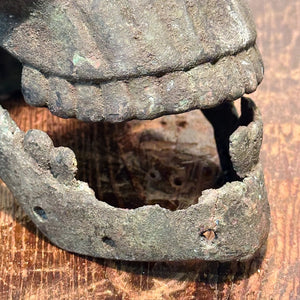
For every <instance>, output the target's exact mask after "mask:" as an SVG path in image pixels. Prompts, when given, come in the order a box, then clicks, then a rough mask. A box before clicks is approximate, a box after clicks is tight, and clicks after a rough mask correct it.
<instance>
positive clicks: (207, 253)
mask: <svg viewBox="0 0 300 300" xmlns="http://www.w3.org/2000/svg"><path fill="white" fill-rule="evenodd" d="M203 114H204V115H205V117H206V118H207V119H208V120H209V122H210V123H211V125H212V126H213V131H214V134H213V132H212V128H211V127H210V126H209V124H208V123H205V120H203V116H201V113H200V111H195V112H190V113H188V114H183V115H177V116H164V117H162V118H160V119H156V120H153V121H131V122H128V123H120V124H115V125H113V124H99V123H98V124H97V123H95V124H85V123H81V122H79V121H76V120H74V121H72V120H69V121H65V120H61V121H59V122H62V123H61V126H60V129H59V130H58V131H59V132H54V130H53V131H52V132H49V133H50V135H51V137H52V139H53V140H54V144H55V145H57V146H58V145H60V146H58V147H55V146H54V144H53V142H52V140H51V139H50V137H49V136H48V135H47V134H46V133H44V132H42V131H39V130H29V131H27V133H26V134H25V133H24V132H23V131H21V130H20V129H19V128H18V127H17V126H16V124H15V123H14V122H13V121H12V120H11V119H10V117H9V115H8V114H7V113H6V111H5V110H3V109H2V108H1V109H0V161H1V164H2V165H1V171H0V176H1V178H2V179H3V180H4V182H5V183H6V184H7V185H8V187H9V188H10V189H11V191H12V192H13V193H14V195H15V197H16V198H17V199H18V200H19V202H20V203H21V205H22V206H23V208H24V210H25V211H26V213H27V214H28V215H29V216H30V217H31V218H32V220H33V221H34V222H35V223H36V225H37V226H38V227H39V229H40V230H41V231H42V232H43V233H44V234H45V235H47V236H48V237H49V238H50V240H51V241H53V242H54V243H55V244H57V245H59V246H60V247H62V248H64V249H67V250H69V251H73V252H77V253H81V254H87V255H92V256H98V257H106V258H117V259H125V260H148V261H149V260H186V259H194V258H200V259H208V260H223V261H225V260H231V259H236V258H247V257H249V256H251V255H253V253H254V252H255V251H256V250H257V249H258V248H259V247H260V246H261V244H262V243H263V241H264V240H265V238H266V236H267V232H268V224H269V223H268V222H269V210H268V205H267V200H266V194H265V190H264V184H263V176H262V171H261V168H260V164H259V150H260V146H261V141H262V122H261V118H260V114H259V112H258V110H257V108H256V106H255V104H254V103H253V102H252V101H251V100H250V99H246V98H242V101H241V115H240V116H238V114H237V113H236V111H235V108H234V105H233V104H232V103H231V102H226V103H223V104H221V105H219V106H217V107H214V108H210V109H206V110H203ZM70 123H72V124H73V125H74V124H76V126H73V125H71V126H69V125H68V124H70ZM205 124H206V125H205ZM72 127H73V128H75V130H74V129H73V130H70V131H66V130H65V129H66V128H69V129H70V128H72ZM44 128H45V127H44ZM44 128H41V129H44ZM48 131H49V129H48ZM50 131H51V130H50ZM83 131H85V132H83ZM201 133H202V135H201ZM213 135H214V136H215V142H214V139H213ZM83 138H84V140H83ZM66 146H70V147H71V148H73V149H74V152H75V153H76V156H77V158H79V163H78V166H79V172H78V177H79V178H80V179H82V180H85V181H88V182H89V184H90V186H92V187H93V188H94V191H95V192H94V191H93V190H92V189H91V188H90V187H89V186H88V185H87V184H86V183H84V182H82V181H79V180H76V179H75V175H76V171H77V161H76V157H75V154H74V152H73V151H72V150H70V148H68V147H66ZM96 149H97V151H95V150H96ZM218 154H219V155H218ZM87 170H89V173H88V172H87ZM230 182H231V183H230ZM225 183H226V184H225ZM212 188H216V189H212ZM95 193H96V196H97V198H98V200H100V201H97V199H96V197H95ZM105 202H106V203H105ZM108 204H109V205H108ZM155 204H158V205H155ZM113 206H115V207H119V208H122V209H117V208H115V207H113ZM139 207H140V208H139ZM237 207H238V208H237ZM128 208H135V209H128ZM164 208H167V209H164ZM172 210H176V211H173V212H172ZM245 226H246V227H245ZM249 226H250V227H252V228H253V229H252V231H253V230H254V231H256V230H257V231H260V233H259V234H257V235H254V234H253V232H250V233H249V232H248V227H249ZM206 233H210V234H209V236H210V237H211V236H213V237H212V238H209V239H208V238H207V234H206ZM247 235H249V236H248V237H247V238H248V239H249V240H250V242H249V245H248V244H247V245H244V243H243V239H241V237H238V236H247ZM250 244H251V245H250ZM178 245H180V247H178Z"/></svg>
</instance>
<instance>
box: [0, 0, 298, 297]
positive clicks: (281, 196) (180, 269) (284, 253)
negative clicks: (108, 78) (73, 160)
mask: <svg viewBox="0 0 300 300" xmlns="http://www.w3.org/2000/svg"><path fill="white" fill-rule="evenodd" d="M250 6H251V8H252V10H253V13H254V16H255V19H256V24H257V30H258V37H259V39H258V42H259V47H260V49H261V51H262V55H263V58H264V62H265V70H266V71H265V79H264V81H263V83H262V85H261V86H260V87H259V89H258V91H257V92H256V93H255V94H254V96H253V98H254V100H255V101H256V103H257V104H258V106H259V107H260V109H261V111H262V114H263V120H264V144H263V149H262V154H261V157H262V161H263V164H264V170H265V179H266V185H267V189H268V194H269V202H270V206H271V215H272V225H271V231H270V236H269V239H268V243H267V245H266V246H265V247H264V248H263V249H261V251H260V253H258V255H257V257H256V258H255V259H253V260H251V261H249V262H245V263H227V264H220V263H217V262H213V263H203V262H190V263H184V264H183V263H126V262H116V261H108V260H97V259H92V258H88V257H81V256H78V255H74V254H70V253H68V252H65V251H63V250H60V249H58V248H56V247H55V246H53V245H52V244H51V243H50V242H49V241H47V240H46V239H45V238H43V236H42V235H41V234H40V233H39V232H38V231H37V230H36V228H35V227H34V225H33V224H32V223H31V221H30V220H29V219H28V218H27V217H26V216H25V215H24V213H23V211H22V209H21V208H20V207H19V206H18V204H17V203H16V202H15V200H14V198H13V197H12V195H11V194H10V192H9V191H8V189H7V188H6V187H5V185H4V184H1V185H0V240H1V244H0V299H151V300H152V299H153V300H154V299H186V300H187V299H300V260H299V258H300V253H299V252H300V249H299V248H300V246H299V245H300V241H299V239H300V225H299V218H300V214H299V211H300V189H299V185H300V163H299V150H300V122H299V121H300V120H299V118H300V117H299V116H300V114H299V113H300V107H299V106H300V104H299V94H300V88H299V82H300V57H299V53H300V34H299V32H300V31H299V28H300V26H299V25H300V24H299V20H300V2H299V1H298V0H291V1H285V0H274V1H270V0H260V1H259V0H253V1H251V2H250ZM10 111H11V113H12V115H13V116H14V119H15V120H16V121H17V123H18V125H19V126H20V127H21V128H22V129H26V128H40V129H43V130H44V131H46V132H48V133H49V134H50V135H52V136H53V137H55V136H57V135H56V134H57V133H58V132H59V136H60V138H59V142H64V141H67V140H72V135H73V134H74V132H75V133H76V136H77V138H76V139H75V141H74V142H73V143H74V145H73V146H74V147H75V148H76V147H85V148H84V149H83V151H85V152H88V151H89V149H92V148H91V147H90V145H92V143H93V137H94V136H95V130H97V129H95V127H94V126H88V125H85V124H83V123H80V124H78V123H74V122H68V123H65V122H66V121H64V120H60V119H58V118H55V117H53V116H51V115H50V114H48V113H47V112H46V111H45V110H44V109H29V108H28V107H26V106H22V105H21V106H20V105H19V106H16V105H14V104H13V103H11V104H10ZM25 112H26V113H25ZM66 124H67V125H66ZM86 126H88V128H86ZM80 140H84V141H85V142H84V143H82V144H81V145H82V146H79V144H78V145H76V143H79V142H80ZM57 142H58V141H57ZM87 164H91V162H89V161H87ZM83 167H85V168H86V169H88V168H91V165H87V166H83ZM85 168H83V169H85ZM88 174H89V173H88V172H87V173H86V174H83V175H82V176H83V177H84V176H90V175H88ZM87 180H89V178H87ZM96 184H97V183H96Z"/></svg>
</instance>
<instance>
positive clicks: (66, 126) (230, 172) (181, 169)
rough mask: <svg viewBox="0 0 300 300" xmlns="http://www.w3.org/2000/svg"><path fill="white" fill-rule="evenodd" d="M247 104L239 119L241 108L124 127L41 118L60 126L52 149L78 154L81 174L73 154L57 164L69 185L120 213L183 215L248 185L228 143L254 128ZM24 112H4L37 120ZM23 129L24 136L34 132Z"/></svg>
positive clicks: (15, 109) (53, 133)
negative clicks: (150, 210) (155, 209)
mask: <svg viewBox="0 0 300 300" xmlns="http://www.w3.org/2000/svg"><path fill="white" fill-rule="evenodd" d="M247 101H248V100H246V99H243V100H242V102H241V105H242V107H243V108H242V113H241V115H240V116H238V113H237V110H236V107H237V106H238V105H239V104H238V103H237V102H239V101H236V102H235V105H234V104H233V103H224V104H222V105H220V106H218V107H216V108H212V109H206V110H202V112H201V111H200V110H195V111H191V112H188V113H182V114H178V115H166V116H163V117H160V118H157V119H154V120H148V121H147V120H142V121H140V120H133V121H128V122H123V123H118V124H112V123H106V124H104V123H93V124H91V123H83V122H81V121H78V120H75V119H73V120H63V119H60V118H57V117H55V116H52V115H50V113H48V111H46V110H45V109H38V110H40V113H44V114H46V115H48V117H49V118H52V119H54V120H53V121H54V123H56V126H54V128H48V130H47V133H48V134H49V135H50V137H51V139H52V141H53V143H54V145H55V146H56V147H67V148H70V149H72V150H73V151H74V153H75V156H76V159H77V160H76V163H75V165H76V167H78V168H76V167H74V161H73V158H71V159H68V156H70V155H71V154H70V153H71V150H69V151H61V152H60V155H58V156H57V157H56V159H57V160H59V161H64V163H67V161H68V162H69V164H70V166H69V169H70V170H69V171H70V172H71V174H69V175H70V181H71V180H72V179H73V177H74V176H75V175H76V178H77V179H78V180H81V181H83V182H87V183H88V184H89V186H90V187H91V188H92V189H93V191H94V192H95V196H96V198H97V199H98V200H100V201H103V202H106V203H108V204H109V205H111V206H114V207H119V208H127V209H134V208H138V207H141V206H144V205H155V204H158V205H159V206H160V207H163V208H166V209H169V210H178V209H186V208H187V207H189V206H191V205H194V204H196V203H197V202H198V199H199V197H201V195H202V191H204V190H207V189H210V188H213V189H215V188H219V187H221V186H222V185H224V184H225V183H226V182H232V181H235V180H242V179H241V178H240V177H239V176H238V175H237V173H236V171H235V170H234V169H233V165H232V162H231V159H230V154H229V136H230V135H231V134H232V133H233V131H234V130H236V129H237V128H238V127H239V126H247V125H249V123H251V122H252V121H253V111H252V110H250V109H249V107H248V106H249V102H247ZM7 104H8V103H7ZM18 105H19V106H17V107H15V105H14V104H13V105H9V104H8V105H7V106H5V105H4V106H5V107H6V108H8V110H9V111H10V113H11V115H12V117H13V118H14V116H16V115H17V114H19V113H22V114H32V113H33V110H35V109H36V108H33V107H29V106H27V105H25V103H24V104H23V105H22V103H18ZM10 106H11V108H10ZM20 107H22V110H20ZM205 117H206V118H205ZM53 121H52V122H53ZM36 124H37V126H36V128H35V129H39V130H42V129H43V124H42V122H40V120H37V122H36ZM20 125H21V126H20V127H21V129H23V130H25V131H27V130H29V129H28V128H25V127H26V126H24V124H23V125H22V124H20ZM44 125H45V124H44ZM50 126H51V125H50ZM30 135H31V131H30V130H29V132H28V136H30ZM83 136H84V137H85V138H84V139H83V138H82V137H83ZM32 138H33V139H34V134H33V136H32ZM29 139H30V138H29ZM215 139H216V140H217V144H216V140H215ZM36 142H37V143H38V142H39V141H36ZM61 149H63V148H61ZM62 156H65V157H64V158H63V157H62ZM75 156H74V159H75ZM60 166H61V170H60V169H59V167H60ZM64 167H66V166H63V164H61V165H57V166H56V167H53V168H52V169H53V170H52V174H53V175H54V176H55V177H56V178H59V177H63V176H64V175H63V172H64V170H63V169H64ZM75 172H76V173H75ZM39 208H40V207H39ZM39 211H41V208H40V209H39Z"/></svg>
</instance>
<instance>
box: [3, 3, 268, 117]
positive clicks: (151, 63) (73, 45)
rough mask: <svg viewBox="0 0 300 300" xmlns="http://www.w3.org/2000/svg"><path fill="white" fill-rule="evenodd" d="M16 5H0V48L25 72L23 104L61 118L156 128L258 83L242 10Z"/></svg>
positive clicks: (241, 6)
mask: <svg viewBox="0 0 300 300" xmlns="http://www.w3.org/2000/svg"><path fill="white" fill-rule="evenodd" d="M18 2H20V1H16V2H15V1H14V2H12V1H1V4H0V16H1V17H0V45H1V46H3V47H4V48H5V49H6V50H8V51H9V52H10V53H12V54H13V55H14V56H16V57H17V58H18V59H19V60H20V61H21V62H22V63H23V65H24V71H23V79H22V81H23V83H22V85H23V92H24V96H25V100H26V101H27V102H28V103H29V104H31V105H34V106H48V107H49V109H50V110H51V112H53V113H54V114H56V115H58V116H60V117H64V118H68V117H76V118H78V119H81V120H85V121H102V120H103V121H109V122H121V121H125V120H130V119H153V118H155V117H158V116H161V115H165V114H173V113H179V112H184V111H188V110H191V109H196V108H201V109H202V108H209V107H215V106H217V105H219V104H220V103H222V102H224V101H228V100H229V101H231V100H235V99H238V98H240V97H241V96H243V95H244V94H245V93H251V92H253V91H254V90H255V89H256V87H257V85H258V84H259V83H260V81H261V80H262V75H263V66H262V61H261V58H260V54H259V52H258V50H257V49H256V46H255V40H256V31H255V26H254V23H253V21H252V19H251V16H250V13H249V10H248V8H247V5H246V3H244V2H243V1H233V0H222V1H220V0H205V1H200V2H199V1H171V2H166V1H150V0H144V1H127V0H125V1H111V0H103V1H101V5H100V2H99V1H98V2H97V1H94V2H92V3H91V2H90V1H86V0H82V1H78V0H74V1H72V5H70V3H69V1H67V0H51V1H38V4H32V3H31V2H32V1H29V3H31V5H30V6H28V8H27V9H26V10H24V8H22V9H21V10H20V9H19V7H18ZM21 2H23V1H21ZM29 7H30V8H29ZM20 11H21V12H24V13H23V15H22V16H19V15H18V13H17V12H20ZM28 11H29V12H28Z"/></svg>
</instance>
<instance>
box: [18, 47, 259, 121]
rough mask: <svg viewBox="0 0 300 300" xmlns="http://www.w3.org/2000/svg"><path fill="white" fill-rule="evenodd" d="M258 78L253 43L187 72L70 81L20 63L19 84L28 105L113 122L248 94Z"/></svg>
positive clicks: (256, 83)
mask: <svg viewBox="0 0 300 300" xmlns="http://www.w3.org/2000/svg"><path fill="white" fill-rule="evenodd" d="M262 76H263V65H262V61H261V59H260V54H259V52H258V50H257V49H256V47H251V48H250V49H248V50H245V51H243V52H241V53H239V54H237V55H235V56H226V57H223V58H221V59H219V60H218V61H217V62H216V63H215V64H212V63H210V62H208V63H205V64H202V65H199V66H196V67H194V68H192V69H190V70H188V71H175V72H171V73H167V74H165V75H163V76H160V77H157V76H144V77H138V78H130V79H128V80H119V81H111V82H104V83H100V82H99V83H92V82H87V83H72V82H70V81H68V80H66V79H63V78H61V77H57V76H52V75H50V76H45V75H44V74H43V73H41V72H40V71H38V70H36V69H34V68H31V67H28V66H25V67H24V69H23V76H22V86H23V94H24V97H25V100H26V101H27V102H28V103H29V104H31V105H33V106H48V107H49V109H50V111H51V112H52V113H53V114H55V115H58V116H60V117H64V118H69V117H76V118H78V119H81V120H84V121H101V120H105V121H112V122H119V121H124V120H126V119H132V118H138V119H149V118H154V117H158V116H160V115H162V114H165V113H176V112H183V111H187V110H190V109H194V108H208V107H212V106H216V105H218V104H220V103H221V102H223V101H224V100H235V99H238V98H240V97H241V96H242V95H243V94H244V93H251V92H253V91H254V90H255V89H256V87H257V85H258V84H259V83H260V81H261V80H262Z"/></svg>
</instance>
